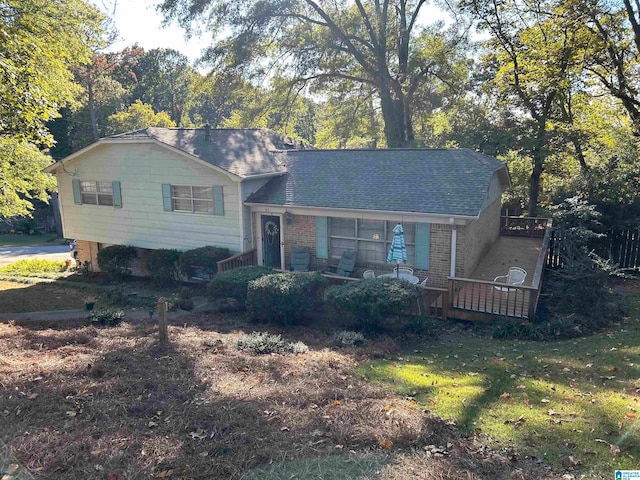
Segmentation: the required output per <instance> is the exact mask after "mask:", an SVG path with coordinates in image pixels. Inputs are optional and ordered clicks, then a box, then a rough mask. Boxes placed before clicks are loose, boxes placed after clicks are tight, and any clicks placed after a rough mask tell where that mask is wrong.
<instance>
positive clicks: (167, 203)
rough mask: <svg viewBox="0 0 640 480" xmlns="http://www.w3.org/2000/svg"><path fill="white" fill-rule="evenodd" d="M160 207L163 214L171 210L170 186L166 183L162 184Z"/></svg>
mask: <svg viewBox="0 0 640 480" xmlns="http://www.w3.org/2000/svg"><path fill="white" fill-rule="evenodd" d="M162 205H163V207H164V211H165V212H170V211H171V210H173V208H172V206H171V185H169V184H168V183H163V184H162Z"/></svg>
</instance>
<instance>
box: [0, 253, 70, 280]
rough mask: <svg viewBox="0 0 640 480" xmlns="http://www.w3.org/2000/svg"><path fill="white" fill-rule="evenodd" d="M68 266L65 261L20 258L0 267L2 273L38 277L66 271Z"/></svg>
mask: <svg viewBox="0 0 640 480" xmlns="http://www.w3.org/2000/svg"><path fill="white" fill-rule="evenodd" d="M66 269H67V266H66V265H65V263H64V262H56V261H51V260H44V259H41V258H36V259H33V260H18V261H17V262H13V263H11V264H9V265H7V266H5V267H2V268H0V274H1V275H13V276H18V277H36V276H38V275H42V274H48V273H60V272H64V271H65V270H66Z"/></svg>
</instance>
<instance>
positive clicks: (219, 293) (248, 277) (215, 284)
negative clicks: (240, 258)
mask: <svg viewBox="0 0 640 480" xmlns="http://www.w3.org/2000/svg"><path fill="white" fill-rule="evenodd" d="M272 273H273V269H272V268H270V267H258V266H253V267H242V268H236V269H234V270H229V271H228V272H222V273H219V274H218V275H216V276H215V277H214V279H213V280H211V282H209V285H207V294H208V296H209V298H211V299H212V300H215V299H217V298H223V297H231V298H235V299H236V300H237V301H238V302H240V303H241V304H242V305H244V304H246V303H247V286H248V285H249V282H250V281H252V280H256V279H258V278H260V277H264V276H265V275H271V274H272Z"/></svg>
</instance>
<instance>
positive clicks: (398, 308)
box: [326, 278, 419, 330]
mask: <svg viewBox="0 0 640 480" xmlns="http://www.w3.org/2000/svg"><path fill="white" fill-rule="evenodd" d="M418 295H419V290H418V288H417V287H416V286H415V285H411V284H409V283H408V282H403V281H397V280H394V279H391V278H372V279H364V280H360V281H358V282H349V283H346V284H344V285H336V286H333V287H330V288H329V289H328V290H327V292H326V301H327V305H328V306H329V310H330V311H331V312H332V313H333V314H334V315H336V316H343V317H348V318H353V319H355V320H356V321H357V322H358V323H359V325H360V327H361V328H364V329H372V330H376V329H379V328H380V327H381V324H382V321H383V319H384V318H385V316H387V315H391V314H400V313H402V312H404V311H405V310H406V309H407V307H408V306H409V305H411V303H412V302H416V301H417V299H418Z"/></svg>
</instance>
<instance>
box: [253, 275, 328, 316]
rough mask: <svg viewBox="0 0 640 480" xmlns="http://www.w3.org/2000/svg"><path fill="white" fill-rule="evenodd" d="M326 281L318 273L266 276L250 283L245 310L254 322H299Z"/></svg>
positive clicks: (313, 305) (314, 303)
mask: <svg viewBox="0 0 640 480" xmlns="http://www.w3.org/2000/svg"><path fill="white" fill-rule="evenodd" d="M327 283H328V280H327V279H326V278H324V277H323V276H322V275H321V274H320V273H318V272H287V273H278V274H274V275H266V276H264V277H260V278H258V279H256V280H252V281H251V282H249V285H248V288H247V310H248V311H249V315H250V317H251V319H252V320H253V321H266V322H276V323H280V324H283V325H291V324H294V323H299V322H300V321H301V320H302V318H303V316H304V314H305V313H306V312H308V311H311V310H312V309H314V308H316V307H317V306H318V304H319V303H320V301H321V299H322V293H323V292H324V289H325V287H326V285H327Z"/></svg>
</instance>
